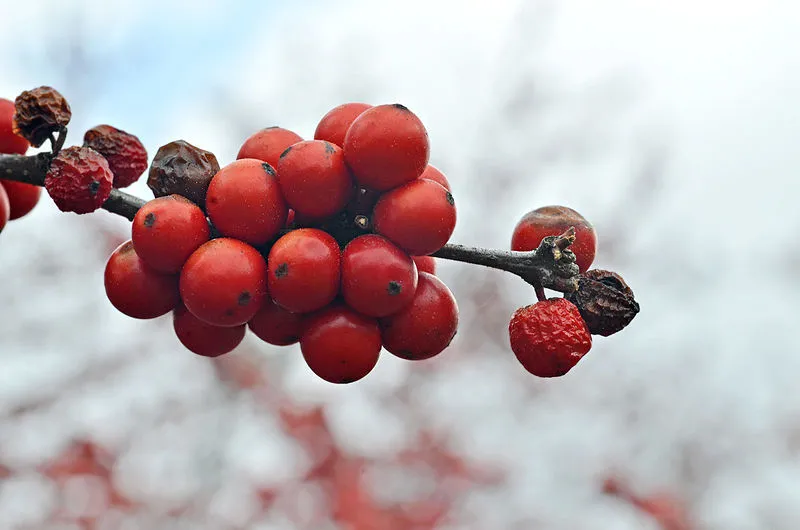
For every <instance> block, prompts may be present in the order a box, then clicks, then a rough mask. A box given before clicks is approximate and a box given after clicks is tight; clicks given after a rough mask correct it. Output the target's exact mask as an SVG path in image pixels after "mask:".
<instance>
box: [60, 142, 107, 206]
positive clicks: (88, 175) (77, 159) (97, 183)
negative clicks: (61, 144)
mask: <svg viewBox="0 0 800 530" xmlns="http://www.w3.org/2000/svg"><path fill="white" fill-rule="evenodd" d="M113 179H114V177H113V175H112V173H111V169H110V168H109V167H108V162H107V161H106V159H105V158H103V156H102V155H101V154H100V153H98V152H97V151H94V150H92V149H90V148H88V147H77V146H75V147H68V148H67V149H62V150H61V152H60V153H58V156H56V157H55V158H54V159H53V162H52V163H51V164H50V169H49V170H48V171H47V176H46V177H45V179H44V187H45V189H47V193H49V194H50V197H51V198H52V199H53V202H55V203H56V206H58V208H59V209H60V210H61V211H64V212H75V213H89V212H93V211H95V210H97V209H98V208H100V207H101V206H102V205H103V203H104V202H105V201H106V199H108V197H109V195H110V194H111V188H112V181H113Z"/></svg>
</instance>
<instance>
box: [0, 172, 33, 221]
mask: <svg viewBox="0 0 800 530" xmlns="http://www.w3.org/2000/svg"><path fill="white" fill-rule="evenodd" d="M0 184H2V186H3V187H4V188H5V190H6V193H7V194H8V202H9V204H10V205H11V215H10V217H9V220H10V221H13V220H14V219H19V218H20V217H24V216H26V215H28V214H29V213H30V212H31V210H33V208H34V207H35V206H36V205H37V204H38V203H39V199H40V198H41V196H42V188H41V187H39V186H34V185H33V184H26V183H24V182H15V181H13V180H0Z"/></svg>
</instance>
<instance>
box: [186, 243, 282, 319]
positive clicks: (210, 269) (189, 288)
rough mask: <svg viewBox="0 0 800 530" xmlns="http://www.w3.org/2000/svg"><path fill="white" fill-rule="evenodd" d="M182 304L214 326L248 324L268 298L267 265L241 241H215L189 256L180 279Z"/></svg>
mask: <svg viewBox="0 0 800 530" xmlns="http://www.w3.org/2000/svg"><path fill="white" fill-rule="evenodd" d="M180 277H181V278H180V289H181V298H182V299H183V303H184V305H185V306H186V309H188V310H189V311H190V312H191V313H192V314H193V315H194V316H196V317H197V318H199V319H200V320H202V321H204V322H207V323H209V324H212V325H214V326H224V327H233V326H239V325H241V324H245V323H247V321H248V320H250V319H251V318H253V315H255V314H256V313H257V312H258V310H259V309H261V306H262V305H263V303H264V300H265V297H266V295H267V264H266V262H265V261H264V257H263V256H262V255H261V254H259V253H258V251H257V250H256V249H254V248H253V247H251V246H250V245H248V244H247V243H244V242H242V241H239V240H238V239H230V238H220V239H212V240H211V241H209V242H208V243H205V244H203V245H202V246H201V247H200V248H198V249H197V250H196V251H194V253H193V254H192V255H191V256H189V259H188V260H187V261H186V264H185V265H184V266H183V269H182V270H181V275H180Z"/></svg>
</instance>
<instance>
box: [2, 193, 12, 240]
mask: <svg viewBox="0 0 800 530" xmlns="http://www.w3.org/2000/svg"><path fill="white" fill-rule="evenodd" d="M10 217H11V204H10V203H9V202H8V194H7V193H6V190H5V188H4V187H3V185H2V184H0V232H2V231H3V228H5V227H6V225H7V224H8V220H9V218H10Z"/></svg>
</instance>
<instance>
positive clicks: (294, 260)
mask: <svg viewBox="0 0 800 530" xmlns="http://www.w3.org/2000/svg"><path fill="white" fill-rule="evenodd" d="M267 263H268V264H269V292H270V294H271V295H272V299H273V300H275V303H277V304H278V305H280V306H281V307H283V308H284V309H286V310H287V311H291V312H293V313H309V312H311V311H316V310H318V309H322V308H323V307H325V306H326V305H328V304H330V303H331V302H332V301H333V299H334V298H336V295H338V294H339V284H340V279H341V250H340V249H339V244H338V243H337V242H336V240H335V239H334V238H333V236H331V235H330V234H328V233H327V232H324V231H322V230H319V229H316V228H299V229H297V230H293V231H291V232H289V233H288V234H286V235H284V236H282V237H281V238H280V239H278V240H277V241H276V242H275V244H274V245H273V246H272V249H270V252H269V257H268V258H267Z"/></svg>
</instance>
